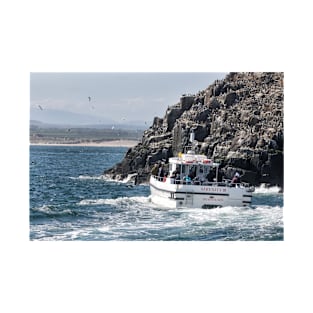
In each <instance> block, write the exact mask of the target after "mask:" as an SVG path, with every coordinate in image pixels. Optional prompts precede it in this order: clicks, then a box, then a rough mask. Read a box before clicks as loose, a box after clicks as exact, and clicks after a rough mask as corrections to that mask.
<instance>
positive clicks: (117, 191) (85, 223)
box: [29, 146, 284, 241]
mask: <svg viewBox="0 0 313 313" xmlns="http://www.w3.org/2000/svg"><path fill="white" fill-rule="evenodd" d="M126 152H127V148H123V147H118V148H117V147H78V146H30V160H29V166H30V182H29V194H30V208H29V238H30V240H53V241H56V240H81V241H82V240H94V241H95V240H126V241H133V240H187V241H190V240H202V241H203V240H205V241H209V240H228V241H231V240H272V241H277V240H283V239H284V224H283V194H282V193H280V192H279V188H278V187H272V188H265V187H263V186H260V187H257V188H256V191H255V193H254V196H253V198H252V204H251V206H250V207H231V206H229V207H223V208H217V209H211V210H206V209H167V208H164V207H160V206H158V205H156V204H153V203H151V201H150V191H149V186H148V185H139V186H134V185H133V184H132V183H131V182H130V181H129V180H127V179H126V180H125V181H122V182H119V181H114V180H111V179H109V178H107V177H105V176H103V175H102V174H103V171H104V170H105V169H107V168H110V167H111V166H113V165H114V164H115V163H117V162H119V161H121V160H122V159H123V157H124V155H125V153H126Z"/></svg>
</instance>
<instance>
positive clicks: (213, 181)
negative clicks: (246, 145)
mask: <svg viewBox="0 0 313 313" xmlns="http://www.w3.org/2000/svg"><path fill="white" fill-rule="evenodd" d="M193 136H194V135H193V134H191V142H192V143H193V138H194V137H193ZM220 180H221V179H220V178H219V164H218V163H215V162H213V161H212V160H210V159H208V158H207V157H206V156H204V155H199V154H196V153H195V152H194V150H189V151H187V153H180V154H179V155H178V156H177V157H172V158H170V159H169V173H168V175H167V176H163V175H153V174H152V175H151V177H150V190H151V201H152V202H153V203H156V204H161V205H163V206H166V207H168V208H214V207H223V206H249V205H250V204H251V199H252V193H253V191H254V187H252V186H249V184H246V183H231V182H230V181H229V180H228V181H227V180H224V181H220Z"/></svg>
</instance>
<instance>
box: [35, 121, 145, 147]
mask: <svg viewBox="0 0 313 313" xmlns="http://www.w3.org/2000/svg"><path fill="white" fill-rule="evenodd" d="M142 134H143V131H142V130H139V129H138V130H134V129H121V128H111V127H110V128H100V129H99V128H82V127H79V128H75V127H68V128H61V127H54V128H53V127H51V128H48V127H41V126H40V124H39V125H38V126H37V125H32V126H31V127H30V143H32V144H35V143H37V144H38V143H49V144H77V143H98V142H103V141H112V140H135V141H139V140H140V138H141V137H142Z"/></svg>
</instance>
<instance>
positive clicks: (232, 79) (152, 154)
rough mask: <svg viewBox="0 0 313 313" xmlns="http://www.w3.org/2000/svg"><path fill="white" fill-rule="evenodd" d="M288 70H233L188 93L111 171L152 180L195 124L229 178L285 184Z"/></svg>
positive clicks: (204, 148)
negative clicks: (285, 80)
mask: <svg viewBox="0 0 313 313" xmlns="http://www.w3.org/2000/svg"><path fill="white" fill-rule="evenodd" d="M283 78H284V77H283V73H230V74H228V75H227V76H226V78H225V79H223V80H217V81H215V82H214V83H213V84H212V85H210V86H209V87H208V88H207V89H205V90H203V91H200V92H199V93H198V94H196V95H183V96H182V97H181V98H180V101H179V103H177V104H175V105H173V106H171V107H169V108H168V109H167V111H166V113H165V116H164V117H163V118H158V117H156V118H155V119H154V121H153V124H152V126H151V127H150V128H149V129H147V130H146V131H145V132H144V134H143V137H142V141H141V143H139V144H138V145H137V146H135V147H134V148H131V149H129V150H128V152H127V153H126V156H125V158H124V159H123V161H122V162H121V163H119V164H117V165H116V166H114V167H113V168H111V169H109V170H108V171H106V174H109V175H111V176H112V177H113V178H120V179H123V178H125V177H126V176H127V175H128V174H131V173H138V176H137V182H138V183H140V182H145V181H147V179H148V177H149V174H150V170H151V167H152V165H153V164H154V163H156V162H158V161H164V162H166V161H167V160H168V158H169V157H171V156H174V155H177V154H178V152H181V151H183V148H184V146H186V145H187V144H188V140H189V134H190V132H191V130H193V131H194V132H195V139H196V140H197V141H198V144H197V149H198V151H199V152H200V153H203V154H206V155H207V156H208V157H209V158H213V159H215V160H218V161H219V162H220V163H221V168H222V170H223V172H224V176H225V177H226V178H230V177H231V176H232V175H233V173H234V172H235V171H239V172H241V174H242V180H243V181H246V182H249V183H252V184H254V185H258V184H261V183H267V184H272V185H279V186H281V187H283V163H284V157H283V148H284V128H283V100H284V93H283Z"/></svg>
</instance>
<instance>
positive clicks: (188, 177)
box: [183, 175, 191, 185]
mask: <svg viewBox="0 0 313 313" xmlns="http://www.w3.org/2000/svg"><path fill="white" fill-rule="evenodd" d="M183 184H187V185H189V184H191V178H190V176H189V175H186V176H184V177H183Z"/></svg>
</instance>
